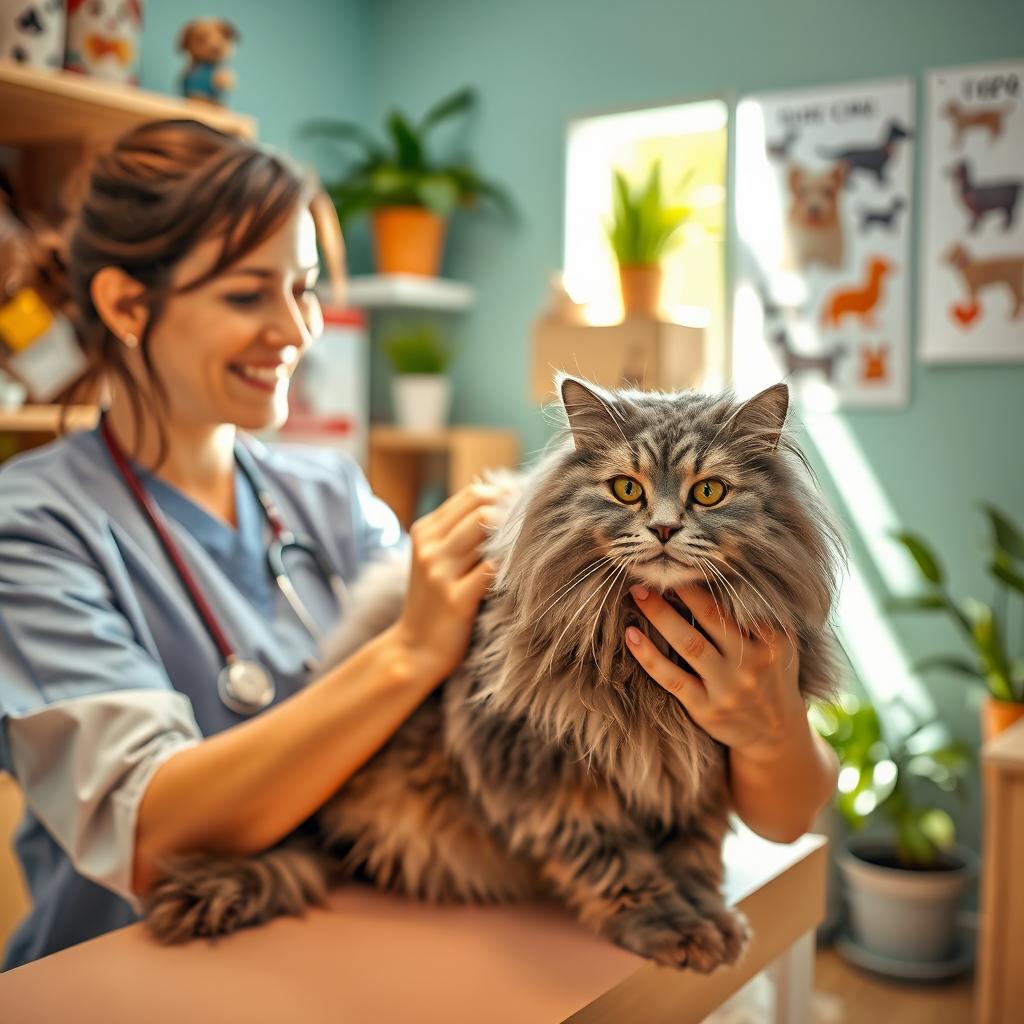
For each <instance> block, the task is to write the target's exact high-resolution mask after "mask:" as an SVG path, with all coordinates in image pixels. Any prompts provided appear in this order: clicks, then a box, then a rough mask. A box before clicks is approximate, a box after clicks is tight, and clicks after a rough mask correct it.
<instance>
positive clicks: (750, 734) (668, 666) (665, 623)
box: [626, 586, 806, 753]
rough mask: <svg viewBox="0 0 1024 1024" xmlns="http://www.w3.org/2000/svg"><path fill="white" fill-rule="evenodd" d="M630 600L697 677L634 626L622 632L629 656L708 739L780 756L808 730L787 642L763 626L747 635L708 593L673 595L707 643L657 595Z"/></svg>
mask: <svg viewBox="0 0 1024 1024" xmlns="http://www.w3.org/2000/svg"><path fill="white" fill-rule="evenodd" d="M632 594H633V599H634V601H635V602H636V605H637V608H639V609H640V611H641V612H642V613H643V614H644V615H645V616H646V618H647V619H648V620H649V621H650V623H651V625H653V626H654V628H655V629H656V630H657V631H658V632H659V633H660V634H661V635H662V636H663V637H664V638H665V640H666V642H667V643H668V644H669V645H670V646H671V647H672V648H673V649H674V650H675V651H676V652H677V653H678V654H679V655H680V656H681V657H682V658H684V659H685V660H686V662H687V663H688V664H689V665H690V666H691V667H692V668H693V669H694V671H695V672H696V675H695V674H693V673H690V672H687V671H686V670H685V669H683V668H681V667H680V666H679V665H677V664H675V663H674V662H673V661H671V660H670V659H669V658H667V657H666V656H665V655H664V654H662V653H661V652H660V651H659V650H658V649H657V647H656V646H655V645H654V643H653V642H652V641H651V640H650V639H649V638H648V637H646V636H644V635H643V633H641V631H640V630H638V629H636V628H634V627H632V626H631V627H629V629H627V630H626V646H627V649H628V650H629V651H631V652H632V654H633V656H634V657H635V658H636V659H637V661H638V662H639V663H640V664H641V666H642V667H643V668H644V670H645V671H646V672H647V674H648V675H649V676H650V677H651V678H652V679H653V680H654V681H655V682H657V683H659V684H660V685H661V686H663V687H664V688H665V689H666V690H668V691H669V693H671V694H673V696H675V697H676V698H677V699H678V700H679V701H680V703H682V705H683V706H684V707H685V708H686V710H687V712H688V713H689V715H690V717H691V718H692V719H693V720H694V721H695V722H696V723H697V724H698V725H699V726H700V727H701V728H702V729H704V730H705V731H706V732H707V733H708V734H709V735H711V736H713V737H714V738H715V739H716V740H718V741H719V742H720V743H724V744H725V745H726V746H728V747H732V748H736V749H740V750H743V751H744V752H748V753H755V752H757V751H760V750H769V749H777V748H778V747H779V745H780V744H783V743H785V741H786V738H787V737H788V736H792V735H794V734H795V730H797V729H800V728H806V725H805V722H806V709H805V704H804V699H803V697H802V695H801V693H800V689H799V685H798V683H799V675H800V665H799V653H798V651H797V649H796V647H795V646H794V645H793V643H792V642H791V638H790V637H789V635H787V634H781V635H780V634H779V632H778V631H777V630H771V629H770V628H769V627H767V626H762V627H760V628H759V630H758V631H757V632H756V633H755V634H754V635H750V634H749V633H745V632H743V631H741V630H740V628H739V626H738V625H737V624H736V622H735V621H733V619H732V618H730V617H729V616H728V614H727V613H725V612H724V611H723V610H722V609H721V608H720V607H719V606H718V604H717V603H716V601H715V599H714V597H713V596H712V595H711V594H709V593H708V592H707V591H706V590H703V589H702V588H700V587H695V586H690V587H680V588H678V589H677V590H676V594H677V595H678V597H679V598H680V600H682V602H683V603H684V604H685V605H686V607H687V608H689V609H690V612H691V613H692V615H693V617H694V618H695V619H696V621H697V622H698V623H699V624H700V626H701V629H703V630H704V632H705V633H706V634H707V636H708V637H710V638H711V640H710V642H709V641H708V639H707V638H706V637H705V636H704V635H703V634H702V633H701V631H700V630H698V629H696V628H695V627H694V626H692V625H690V623H689V622H687V621H686V619H685V618H683V616H682V615H680V614H679V612H678V611H676V609H675V608H673V607H672V605H670V604H669V603H668V602H667V601H666V600H665V599H664V598H663V597H661V596H660V595H658V594H655V593H652V592H650V591H649V590H648V589H647V588H646V587H642V586H637V587H634V588H633V589H632Z"/></svg>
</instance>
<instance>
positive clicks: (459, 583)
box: [393, 483, 505, 683]
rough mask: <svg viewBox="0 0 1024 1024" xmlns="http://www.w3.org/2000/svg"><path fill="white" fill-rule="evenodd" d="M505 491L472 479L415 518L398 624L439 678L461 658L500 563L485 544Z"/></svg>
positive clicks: (427, 672) (422, 670)
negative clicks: (486, 554) (487, 557)
mask: <svg viewBox="0 0 1024 1024" xmlns="http://www.w3.org/2000/svg"><path fill="white" fill-rule="evenodd" d="M504 495H505V492H504V491H503V490H502V488H500V487H495V486H491V485H487V484H479V483H476V484H470V485H469V486H468V487H464V488H463V489H462V490H460V491H458V492H456V493H455V494H453V495H452V496H451V497H450V498H449V499H448V500H447V501H446V502H444V504H443V505H441V506H440V507H439V508H437V509H436V510H435V511H433V512H431V513H429V514H428V515H425V516H423V517H422V518H421V519H418V520H417V521H416V522H415V523H413V525H412V528H411V529H410V531H409V536H410V538H411V540H412V568H411V571H410V576H409V588H408V592H407V594H406V598H405V605H404V606H403V608H402V613H401V615H400V616H399V618H398V621H397V622H396V623H395V625H394V627H393V628H394V630H395V633H396V635H397V637H398V638H399V640H400V642H401V643H402V646H403V647H404V648H405V650H406V651H407V652H408V654H409V657H410V659H411V660H412V661H413V663H414V664H415V665H416V669H417V672H418V673H419V674H420V675H421V676H428V677H430V678H431V680H432V681H433V682H436V683H439V682H440V681H441V680H442V679H444V678H445V677H446V676H448V675H450V674H451V672H452V671H453V670H454V669H455V668H456V666H457V665H458V664H459V663H460V662H461V661H462V659H463V657H464V656H465V654H466V649H467V647H468V646H469V638H470V634H471V632H472V629H473V620H474V619H475V617H476V613H477V610H478V609H479V607H480V602H481V600H483V597H484V595H485V594H486V592H487V588H488V587H489V586H490V584H491V581H492V580H493V578H494V573H495V568H496V567H495V566H494V565H493V564H492V563H491V562H487V561H483V560H482V559H481V554H480V545H481V544H482V543H483V541H484V540H485V538H486V537H487V535H488V531H489V528H490V526H491V525H493V523H494V522H495V521H496V518H497V516H498V506H499V503H500V502H501V500H502V498H503V497H504Z"/></svg>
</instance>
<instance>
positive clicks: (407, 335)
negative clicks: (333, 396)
mask: <svg viewBox="0 0 1024 1024" xmlns="http://www.w3.org/2000/svg"><path fill="white" fill-rule="evenodd" d="M384 352H385V354H386V355H387V357H388V359H390V360H391V365H392V366H393V367H394V371H395V376H394V377H393V378H392V380H391V401H392V405H393V407H394V410H395V422H396V423H397V424H398V425H399V426H400V427H403V428H404V429H406V430H415V431H432V430H442V429H443V428H444V426H445V424H447V422H448V410H449V408H450V405H451V389H450V385H449V381H448V378H447V377H446V376H445V375H444V374H445V370H446V369H447V368H448V364H449V362H450V360H451V350H450V348H449V346H448V345H447V344H446V343H445V341H444V340H443V339H442V337H441V335H440V332H439V331H438V330H437V328H436V327H434V326H433V325H432V324H419V325H412V326H406V327H402V328H399V329H396V330H395V331H394V332H393V333H392V334H390V335H389V336H388V337H387V338H386V339H385V341H384Z"/></svg>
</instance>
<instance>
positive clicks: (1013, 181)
mask: <svg viewBox="0 0 1024 1024" xmlns="http://www.w3.org/2000/svg"><path fill="white" fill-rule="evenodd" d="M949 173H950V176H951V177H952V178H953V180H954V181H955V182H956V185H957V193H958V195H959V196H960V201H961V202H962V203H963V204H964V208H965V209H966V210H967V212H968V213H969V214H970V215H971V223H970V229H971V231H976V230H977V229H978V227H979V226H980V224H981V222H982V220H984V218H985V217H986V216H988V214H990V213H995V214H1000V213H1001V214H1002V215H1003V230H1004V231H1009V230H1010V228H1011V227H1013V222H1014V219H1015V217H1016V216H1017V201H1018V200H1019V199H1020V191H1021V187H1022V186H1024V180H1022V179H1020V178H1004V179H1003V180H1001V181H986V182H980V181H975V179H974V175H973V173H972V171H971V165H970V162H969V161H967V160H959V161H957V162H956V163H955V164H954V165H953V166H952V167H951V168H950V170H949Z"/></svg>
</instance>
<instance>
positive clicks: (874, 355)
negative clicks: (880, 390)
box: [859, 342, 889, 384]
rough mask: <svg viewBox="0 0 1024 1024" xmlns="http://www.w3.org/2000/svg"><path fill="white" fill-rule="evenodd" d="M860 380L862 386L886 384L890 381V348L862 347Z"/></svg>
mask: <svg viewBox="0 0 1024 1024" xmlns="http://www.w3.org/2000/svg"><path fill="white" fill-rule="evenodd" d="M859 354H860V380H861V383H862V384H884V383H885V382H886V381H887V380H888V379H889V346H888V345H887V344H885V343H884V342H883V343H882V344H880V345H861V347H860V353H859Z"/></svg>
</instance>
